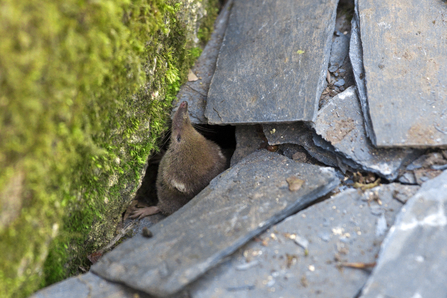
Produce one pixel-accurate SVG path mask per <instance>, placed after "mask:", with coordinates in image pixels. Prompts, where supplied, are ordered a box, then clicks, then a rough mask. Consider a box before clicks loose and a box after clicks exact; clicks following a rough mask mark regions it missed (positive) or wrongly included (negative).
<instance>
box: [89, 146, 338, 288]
mask: <svg viewBox="0 0 447 298" xmlns="http://www.w3.org/2000/svg"><path fill="white" fill-rule="evenodd" d="M291 176H297V177H298V178H300V179H302V180H304V181H305V182H304V185H303V186H302V187H301V189H299V190H297V191H296V192H291V191H290V190H289V188H288V184H287V182H286V179H287V178H289V177H291ZM338 184H339V180H338V178H336V176H335V172H334V170H333V169H331V168H322V167H317V166H313V165H308V164H300V163H296V162H294V161H293V160H290V159H288V158H287V157H285V156H282V155H279V154H275V153H271V152H268V151H266V150H263V151H258V152H254V153H253V154H251V155H249V156H248V157H246V158H245V159H244V160H242V161H241V162H239V163H238V164H237V165H236V166H234V167H232V168H230V169H228V170H227V171H225V172H224V173H222V174H221V175H219V176H218V177H216V178H215V179H214V180H212V181H211V183H210V185H209V186H208V187H206V188H205V189H204V190H203V191H202V192H200V193H199V194H198V195H197V196H196V197H195V198H194V199H192V200H191V201H190V202H189V203H188V204H186V205H185V206H184V207H183V208H181V209H180V210H178V211H177V212H175V213H174V214H172V215H171V216H169V217H168V218H166V219H165V220H164V221H163V222H161V223H159V224H157V225H155V226H153V227H151V231H152V233H153V235H154V236H153V237H152V238H150V239H147V238H143V237H141V236H136V237H134V238H132V239H130V240H128V241H126V242H124V243H123V244H121V245H119V246H118V247H116V248H115V249H114V250H113V251H111V252H110V253H108V254H106V255H105V256H103V258H102V259H101V260H99V262H98V263H96V264H95V265H94V266H92V268H91V270H92V271H93V272H94V273H96V274H98V275H100V276H102V277H104V278H106V279H109V280H112V281H117V282H122V283H124V284H126V285H128V286H130V287H132V288H135V289H139V290H141V291H144V292H146V293H149V294H153V295H158V296H167V295H170V294H173V293H175V292H177V291H179V290H181V289H182V288H184V287H185V286H186V285H187V284H188V283H190V282H192V281H193V280H195V279H197V277H199V276H200V275H202V274H203V273H205V272H206V271H207V270H208V269H210V268H211V267H213V266H214V265H216V264H217V263H218V262H219V261H220V260H222V258H224V257H225V256H227V255H229V254H231V253H233V252H234V251H235V250H236V249H238V248H239V247H240V246H242V245H243V244H244V243H246V242H247V241H248V240H249V239H250V238H252V237H253V236H255V235H257V234H259V233H260V232H261V231H263V230H265V229H267V228H268V227H269V226H271V225H272V224H274V223H276V222H278V221H280V220H282V219H284V218H285V217H287V216H289V215H290V214H292V213H294V212H296V211H298V210H300V209H301V208H303V207H304V206H307V205H308V204H309V203H311V202H312V201H314V200H316V199H317V198H319V197H321V196H323V195H325V194H327V193H328V192H329V191H331V190H332V189H333V188H335V187H336V186H337V185H338Z"/></svg>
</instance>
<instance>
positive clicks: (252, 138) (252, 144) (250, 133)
mask: <svg viewBox="0 0 447 298" xmlns="http://www.w3.org/2000/svg"><path fill="white" fill-rule="evenodd" d="M258 129H261V132H259V131H258ZM260 134H261V135H262V128H258V127H257V126H255V125H238V126H236V150H235V151H234V153H233V156H232V157H231V162H230V166H234V165H235V164H237V163H238V162H239V161H241V160H242V159H243V158H244V157H246V156H248V155H250V154H251V153H253V152H255V151H256V150H257V149H259V148H260V147H261V144H262V142H263V141H264V140H263V139H262V137H261V136H260Z"/></svg>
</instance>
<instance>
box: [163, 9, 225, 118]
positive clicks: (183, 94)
mask: <svg viewBox="0 0 447 298" xmlns="http://www.w3.org/2000/svg"><path fill="white" fill-rule="evenodd" d="M232 5H233V0H228V1H227V3H226V4H225V6H224V7H223V8H222V10H221V12H220V14H219V16H218V17H217V19H216V21H215V23H214V31H213V33H212V35H211V38H210V40H209V41H208V42H207V44H206V46H205V48H204V49H203V52H202V54H201V55H200V57H199V58H198V59H197V61H196V63H195V64H194V67H193V68H192V73H193V74H194V75H195V76H197V77H198V80H196V81H188V82H186V83H185V84H184V85H183V86H182V87H181V88H180V91H179V92H178V94H177V102H176V103H175V107H174V109H173V110H172V113H171V118H173V117H174V114H175V112H176V111H177V109H178V106H179V105H180V103H181V102H183V101H187V102H188V112H189V116H190V117H189V119H190V120H191V122H192V123H196V124H208V121H207V119H206V118H205V116H204V113H205V106H206V102H207V94H208V89H209V87H210V82H211V78H212V77H213V75H214V71H215V69H216V61H217V56H218V55H219V50H220V47H221V45H222V40H223V37H224V34H225V30H226V28H227V25H228V17H229V16H230V11H231V6H232Z"/></svg>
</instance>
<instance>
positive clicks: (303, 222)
mask: <svg viewBox="0 0 447 298" xmlns="http://www.w3.org/2000/svg"><path fill="white" fill-rule="evenodd" d="M418 188H419V187H416V186H402V185H400V184H389V185H382V186H380V187H376V188H374V189H372V190H368V191H366V192H365V193H364V194H362V193H361V192H359V191H357V190H354V189H350V190H347V191H344V192H342V193H340V194H338V195H336V196H334V197H332V198H331V199H329V200H326V201H324V202H321V203H318V204H316V205H313V206H311V207H309V208H307V209H306V210H304V211H301V212H299V213H298V214H296V215H294V216H291V217H289V218H287V219H286V220H284V221H283V222H281V223H279V224H277V225H275V226H273V227H271V228H270V229H269V230H267V231H266V232H264V233H262V234H261V235H259V236H258V237H257V238H256V239H255V240H252V241H250V242H249V243H248V244H247V245H245V246H244V247H242V248H241V249H240V250H238V251H237V252H235V253H234V254H233V255H231V257H230V258H229V259H228V260H226V261H224V262H223V263H222V264H220V265H219V266H217V267H216V268H214V269H212V270H210V271H209V272H207V273H206V274H205V275H204V276H203V277H202V278H200V279H199V280H197V281H196V282H194V283H193V284H191V286H190V287H189V292H190V295H191V297H192V298H202V297H203V298H205V297H206V298H207V297H214V298H218V297H235V298H242V297H247V298H248V297H284V298H285V297H290V298H291V297H308V298H310V297H315V298H317V297H325V298H331V297H334V298H339V297H355V296H356V294H357V293H358V292H359V291H360V289H361V288H362V286H363V285H364V283H365V282H366V280H367V279H368V276H369V275H370V272H369V271H368V270H359V269H353V268H349V267H343V266H342V265H343V264H345V263H366V264H370V263H374V262H375V259H376V254H377V253H378V252H379V249H380V243H381V242H382V240H383V239H384V238H385V233H386V231H387V230H388V226H391V225H392V223H393V222H394V219H395V216H396V214H397V213H398V212H399V210H400V209H401V207H402V206H403V204H402V203H400V202H399V201H397V200H395V199H394V198H393V193H395V192H396V191H399V192H401V193H404V192H405V191H406V190H408V189H411V190H416V189H418ZM373 196H377V197H379V198H380V200H381V202H382V205H379V204H377V201H373V200H372V201H370V202H369V203H368V200H370V199H371V197H373ZM376 207H377V208H376ZM373 209H380V211H381V212H380V213H377V215H375V213H373V212H372V211H373ZM378 228H380V229H382V230H381V231H380V232H381V233H380V234H378V233H377V230H378ZM383 229H384V230H383ZM306 247H307V250H306Z"/></svg>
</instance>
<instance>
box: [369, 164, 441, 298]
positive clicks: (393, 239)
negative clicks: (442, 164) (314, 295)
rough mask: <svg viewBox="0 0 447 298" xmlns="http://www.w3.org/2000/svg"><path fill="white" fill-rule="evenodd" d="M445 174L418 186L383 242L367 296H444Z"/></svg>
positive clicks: (428, 297)
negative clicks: (418, 188)
mask: <svg viewBox="0 0 447 298" xmlns="http://www.w3.org/2000/svg"><path fill="white" fill-rule="evenodd" d="M446 194H447V172H444V173H442V174H441V175H440V176H438V177H436V178H435V179H433V180H429V181H427V182H426V183H424V184H423V185H422V187H421V188H420V190H419V191H418V192H417V193H416V195H415V196H413V197H412V198H410V199H409V200H408V202H407V203H406V204H405V207H404V208H402V210H401V212H400V214H399V215H398V216H397V219H396V222H395V224H394V226H393V227H392V228H391V229H390V232H389V233H388V235H387V236H386V239H385V240H384V241H383V244H382V247H381V250H380V254H379V259H378V261H377V266H376V268H374V271H373V273H372V275H371V277H370V278H369V280H368V282H367V283H366V285H365V287H364V289H363V291H362V296H361V297H363V298H367V297H424V298H430V297H433V298H435V297H445V296H446V295H447V283H446V282H445V277H446V276H447V246H446V245H445V244H446V243H447V233H446V226H447V217H446V209H447V195H446Z"/></svg>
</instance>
